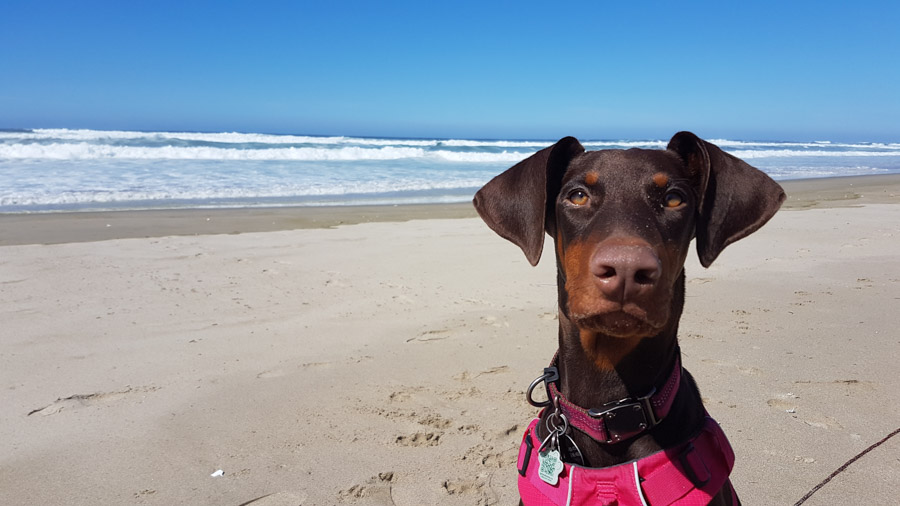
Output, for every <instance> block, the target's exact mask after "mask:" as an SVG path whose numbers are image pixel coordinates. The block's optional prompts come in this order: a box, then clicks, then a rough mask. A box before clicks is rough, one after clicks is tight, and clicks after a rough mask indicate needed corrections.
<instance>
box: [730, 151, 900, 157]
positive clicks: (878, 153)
mask: <svg viewBox="0 0 900 506" xmlns="http://www.w3.org/2000/svg"><path fill="white" fill-rule="evenodd" d="M725 151H726V152H728V153H730V154H732V155H734V156H736V157H738V158H742V159H745V160H749V159H754V158H797V157H809V158H816V157H826V158H839V157H840V158H854V157H882V156H900V150H896V151H826V150H794V149H759V150H749V149H725Z"/></svg>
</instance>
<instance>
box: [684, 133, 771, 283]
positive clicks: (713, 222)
mask: <svg viewBox="0 0 900 506" xmlns="http://www.w3.org/2000/svg"><path fill="white" fill-rule="evenodd" d="M667 149H669V150H671V151H674V152H675V153H677V154H678V155H679V156H680V157H681V159H682V160H683V161H684V163H685V164H686V165H687V167H688V169H690V170H691V171H692V173H693V174H692V175H693V176H694V179H695V184H696V187H697V188H698V192H697V194H698V195H699V197H700V202H699V203H698V205H697V210H698V217H697V254H698V255H699V256H700V263H701V264H702V265H703V266H704V267H709V266H710V264H712V263H713V260H715V259H716V257H718V256H719V253H721V252H722V250H724V249H725V247H726V246H728V245H729V244H731V243H733V242H735V241H737V240H739V239H743V238H744V237H747V236H748V235H750V234H752V233H753V232H755V231H757V230H758V229H759V228H760V227H762V226H763V225H765V223H766V222H767V221H769V219H770V218H771V217H772V216H773V215H775V212H776V211H778V208H779V207H781V203H782V202H784V199H785V195H784V190H782V188H781V186H779V185H778V183H776V182H775V181H773V180H772V178H770V177H769V176H767V175H766V174H765V173H763V172H762V171H761V170H759V169H756V168H754V167H751V166H750V165H749V164H747V163H746V162H744V161H743V160H740V159H738V158H735V157H734V156H731V155H729V154H728V153H726V152H724V151H722V150H721V149H719V147H718V146H716V145H715V144H711V143H709V142H706V141H704V140H702V139H700V138H698V137H697V136H696V135H694V134H692V133H690V132H679V133H677V134H675V135H674V136H673V137H672V140H670V141H669V145H668V147H667Z"/></svg>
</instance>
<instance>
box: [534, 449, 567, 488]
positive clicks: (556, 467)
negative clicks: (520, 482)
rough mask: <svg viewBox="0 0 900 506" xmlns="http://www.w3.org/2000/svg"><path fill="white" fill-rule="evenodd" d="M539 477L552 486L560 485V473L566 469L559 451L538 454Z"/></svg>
mask: <svg viewBox="0 0 900 506" xmlns="http://www.w3.org/2000/svg"><path fill="white" fill-rule="evenodd" d="M538 463H539V464H540V465H539V466H538V476H540V477H541V479H542V480H544V481H545V482H547V483H549V484H550V485H556V484H557V483H559V473H561V472H562V470H563V468H564V467H565V466H564V465H563V463H562V460H560V458H559V451H558V450H550V451H547V452H541V453H538Z"/></svg>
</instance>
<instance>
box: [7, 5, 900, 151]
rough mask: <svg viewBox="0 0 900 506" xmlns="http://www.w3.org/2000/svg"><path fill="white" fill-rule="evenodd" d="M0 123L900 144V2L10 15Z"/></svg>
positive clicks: (211, 8) (80, 10)
mask: <svg viewBox="0 0 900 506" xmlns="http://www.w3.org/2000/svg"><path fill="white" fill-rule="evenodd" d="M0 127H6V128H10V127H18V128H40V127H67V128H95V129H136V130H176V131H177V130H192V131H242V132H267V133H303V134H327V135H334V134H339V135H357V136H400V137H466V138H532V139H555V138H559V137H561V136H563V135H576V136H579V137H581V138H584V139H621V138H631V139H646V138H654V139H655V138H668V137H669V136H670V135H671V134H672V133H674V132H675V131H678V130H683V129H688V130H693V131H694V132H696V133H698V134H700V135H701V136H704V137H706V138H732V139H755V140H835V141H900V2H897V1H885V2H867V1H865V0H862V1H856V2H843V1H840V2H839V1H829V0H824V1H793V0H788V1H785V0H781V1H774V2H769V1H765V2H750V1H746V2H739V3H738V2H728V1H715V2H713V1H698V2H650V1H638V0H635V1H621V0H619V1H605V0H594V1H585V2H549V1H545V2H530V1H511V2H490V1H487V0H482V1H478V2H462V1H453V2H449V1H447V2H432V1H427V0H418V1H415V2H391V1H361V2H355V1H329V0H320V1H316V2H304V1H298V2H268V1H252V2H251V1H246V2H226V1H218V2H199V1H196V2H194V1H190V0H180V1H177V2H175V1H168V0H156V1H143V0H128V1H109V2H96V1H87V0H86V1H71V0H65V1H60V0H48V1H33V0H26V1H18V0H5V1H4V3H3V7H2V9H0Z"/></svg>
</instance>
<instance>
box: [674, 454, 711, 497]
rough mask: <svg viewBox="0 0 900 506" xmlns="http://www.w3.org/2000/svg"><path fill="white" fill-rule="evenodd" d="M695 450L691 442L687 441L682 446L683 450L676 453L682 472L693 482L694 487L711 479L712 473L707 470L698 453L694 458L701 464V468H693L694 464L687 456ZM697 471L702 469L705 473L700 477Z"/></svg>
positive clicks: (702, 484) (698, 486)
mask: <svg viewBox="0 0 900 506" xmlns="http://www.w3.org/2000/svg"><path fill="white" fill-rule="evenodd" d="M694 450H695V448H694V444H693V443H688V444H687V446H685V447H684V450H681V453H679V454H678V460H679V462H681V466H682V467H683V468H684V472H685V473H686V474H687V477H688V479H689V480H691V483H693V484H694V486H695V487H697V488H700V487H702V486H704V485H706V484H707V483H709V480H710V479H712V473H711V472H709V468H708V467H706V462H703V458H702V457H701V456H700V455H699V454H698V455H697V457H696V459H695V460H698V461H699V463H700V465H701V466H703V469H702V470H700V469H695V468H694V464H693V463H692V462H691V461H690V460H688V456H689V455H690V454H691V453H693V452H694ZM698 471H702V472H703V473H705V476H704V477H702V478H701V477H700V476H699V474H698Z"/></svg>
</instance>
